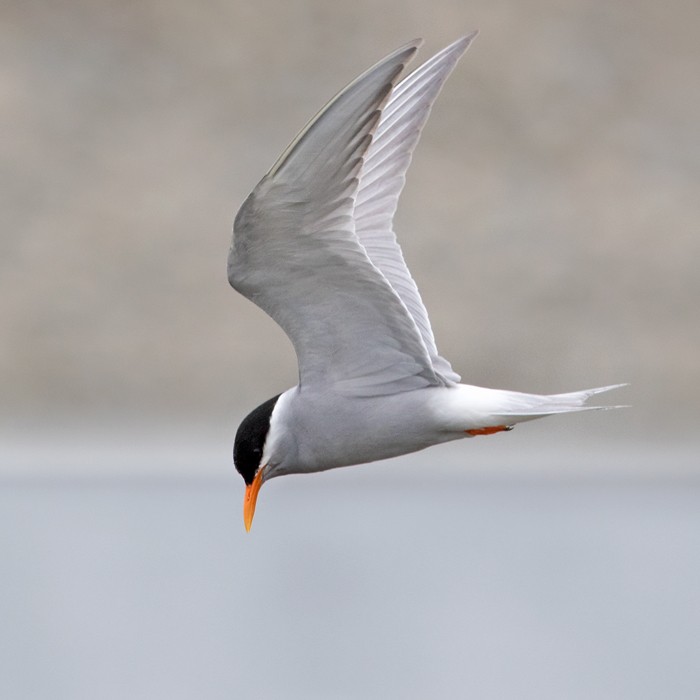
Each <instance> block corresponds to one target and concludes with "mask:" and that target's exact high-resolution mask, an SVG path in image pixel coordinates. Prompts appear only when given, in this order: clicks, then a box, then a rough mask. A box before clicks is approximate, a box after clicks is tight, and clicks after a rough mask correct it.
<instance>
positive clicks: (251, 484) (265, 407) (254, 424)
mask: <svg viewBox="0 0 700 700" xmlns="http://www.w3.org/2000/svg"><path fill="white" fill-rule="evenodd" d="M277 399H279V395H278V396H273V397H272V398H271V399H268V400H267V401H265V403H262V404H260V405H259V406H258V407H257V408H256V409H254V410H253V411H251V412H250V413H249V414H248V415H247V416H246V417H245V418H244V419H243V421H242V422H241V424H240V425H239V426H238V430H237V431H236V440H235V442H234V443H233V463H234V465H235V467H236V469H237V471H238V473H239V474H240V475H241V476H242V477H243V480H244V481H245V498H244V500H243V522H244V523H245V529H246V531H250V526H251V525H252V523H253V515H255V502H256V500H257V498H258V491H260V487H261V486H262V484H263V481H265V479H266V478H268V477H269V476H270V474H269V473H266V472H267V467H268V463H267V462H268V459H267V457H268V455H267V453H266V449H265V447H266V444H267V443H268V435H269V434H270V420H271V418H272V411H273V410H274V408H275V405H276V404H277Z"/></svg>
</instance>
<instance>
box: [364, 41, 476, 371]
mask: <svg viewBox="0 0 700 700" xmlns="http://www.w3.org/2000/svg"><path fill="white" fill-rule="evenodd" d="M475 36H476V32H474V33H473V34H470V35H469V36H467V37H464V38H462V39H459V40H458V41H456V42H454V43H453V44H451V45H450V46H448V47H447V48H446V49H444V50H443V51H441V52H440V53H438V54H436V55H435V56H433V58H431V59H429V60H428V61H426V63H424V64H423V65H422V66H420V67H419V68H417V69H416V70H415V71H414V72H413V73H411V74H410V75H409V76H407V77H406V78H405V79H404V80H402V81H401V82H400V83H399V84H398V85H397V86H396V87H395V88H394V89H393V91H392V93H391V97H390V98H389V100H388V102H387V103H386V105H385V106H384V107H383V109H382V115H381V119H380V121H379V124H378V126H377V128H376V131H375V134H374V138H373V140H372V143H371V144H370V146H369V148H368V150H367V153H366V155H365V158H364V163H363V166H362V169H361V171H360V184H359V188H358V191H357V196H356V201H355V210H354V218H355V231H356V234H357V237H358V238H359V240H360V242H361V243H362V245H363V247H364V249H365V250H366V252H367V255H368V256H369V258H370V260H371V261H372V262H373V263H374V264H375V265H376V266H377V267H378V268H379V269H380V270H381V271H382V273H383V274H384V276H385V277H386V279H387V280H388V281H389V283H390V284H391V286H392V287H393V288H394V290H395V291H396V293H397V294H398V295H399V297H401V300H402V301H403V303H404V305H405V306H406V308H407V309H408V311H409V313H410V314H411V316H412V317H413V319H414V321H415V323H416V326H417V328H418V329H419V331H420V334H421V337H422V339H423V343H424V344H425V347H426V349H427V351H428V354H429V356H430V360H431V363H432V366H433V368H434V369H435V371H436V373H437V374H438V375H439V376H440V377H441V378H443V380H445V381H446V382H448V383H451V382H458V381H459V375H458V374H456V373H455V372H454V371H453V370H452V367H451V366H450V364H449V362H448V361H447V360H445V359H444V358H443V357H441V356H440V355H439V354H438V351H437V347H436V344H435V339H434V336H433V331H432V328H431V326H430V320H429V318H428V312H427V310H426V308H425V305H424V304H423V301H422V299H421V297H420V293H419V292H418V287H417V285H416V283H415V282H414V280H413V278H412V277H411V273H410V272H409V270H408V267H407V265H406V263H405V261H404V257H403V253H402V251H401V247H400V246H399V244H398V242H397V240H396V234H395V233H394V230H393V218H394V214H395V212H396V207H397V204H398V199H399V195H400V194H401V191H402V189H403V187H404V184H405V181H406V171H407V169H408V167H409V165H410V163H411V157H412V155H413V150H414V149H415V147H416V144H417V143H418V140H419V138H420V134H421V131H422V129H423V126H424V125H425V123H426V121H427V119H428V116H429V115H430V110H431V108H432V105H433V102H434V101H435V99H436V98H437V96H438V94H439V92H440V89H441V88H442V85H443V83H444V82H445V80H446V79H447V77H448V76H449V74H450V73H451V72H452V70H453V68H454V67H455V65H456V63H457V61H458V60H459V58H460V57H461V56H462V54H463V53H464V52H465V51H466V50H467V47H468V46H469V44H470V43H471V41H472V40H473V38H474V37H475Z"/></svg>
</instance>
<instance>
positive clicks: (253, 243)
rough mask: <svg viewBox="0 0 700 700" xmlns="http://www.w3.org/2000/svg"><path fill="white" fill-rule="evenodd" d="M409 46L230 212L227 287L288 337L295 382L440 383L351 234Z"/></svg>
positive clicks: (345, 386)
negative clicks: (369, 159) (368, 160)
mask: <svg viewBox="0 0 700 700" xmlns="http://www.w3.org/2000/svg"><path fill="white" fill-rule="evenodd" d="M416 47H417V42H413V43H411V44H409V45H407V46H405V47H403V48H401V49H399V50H397V51H396V52H394V53H393V54H391V55H390V56H388V57H387V58H385V59H384V60H383V61H380V62H379V63H378V64H377V65H376V66H374V67H373V68H371V69H370V70H369V71H367V72H366V73H365V74H363V75H362V76H360V78H358V79H357V80H356V81H354V82H353V83H351V84H350V85H349V86H348V87H347V88H346V89H345V90H343V91H342V92H341V93H339V95H337V96H336V97H335V98H334V99H333V100H332V101H331V102H330V103H329V104H328V105H326V107H324V109H323V110H322V111H321V112H320V113H319V114H318V115H317V116H316V117H315V118H314V119H313V120H312V121H311V122H310V123H309V124H308V125H307V126H306V127H305V128H304V129H303V130H302V132H301V133H300V134H299V136H297V138H296V139H294V141H293V142H292V143H291V144H290V146H289V147H288V148H287V149H286V150H285V151H284V153H283V154H282V156H281V157H280V158H279V160H278V161H277V163H275V165H274V166H273V167H272V169H271V170H270V172H269V173H268V174H267V175H266V176H265V177H264V178H263V179H262V180H261V182H260V183H259V184H258V185H257V186H256V188H255V189H254V190H253V192H252V193H251V194H250V196H249V197H248V199H247V200H246V201H245V202H244V203H243V206H242V207H241V209H240V210H239V212H238V215H237V216H236V221H235V224H234V237H233V243H232V246H231V251H230V254H229V264H228V272H229V281H230V283H231V285H232V286H233V287H234V288H235V289H237V290H238V291H239V292H241V293H242V294H243V295H245V296H246V297H248V298H249V299H250V300H251V301H253V302H254V303H255V304H257V305H258V306H259V307H260V308H262V309H263V310H264V311H265V312H266V313H268V314H269V315H270V316H271V317H272V318H273V319H274V320H275V321H276V322H277V323H278V324H279V325H280V326H281V327H282V329H283V330H284V331H285V332H286V333H287V335H288V336H289V338H290V339H291V341H292V343H293V345H294V348H295V350H296V353H297V358H298V361H299V379H300V388H301V390H302V391H303V390H304V389H305V387H312V386H315V387H317V388H319V387H320V388H323V387H327V386H329V385H332V386H333V387H334V389H335V390H338V391H343V392H345V393H348V394H352V395H358V396H371V395H379V394H388V393H395V392H400V391H407V390H411V389H416V388H419V387H423V386H429V385H436V384H442V383H443V380H442V379H441V378H440V377H438V376H437V375H436V373H435V371H434V370H433V366H432V362H431V359H430V356H429V353H428V350H427V349H426V346H425V343H424V340H423V332H422V331H421V330H419V328H418V327H417V326H416V322H415V321H414V316H413V315H412V314H411V313H409V312H408V310H407V308H406V305H405V303H404V301H403V300H402V298H401V296H400V295H399V294H398V293H397V291H395V289H394V288H393V287H392V285H391V284H390V283H389V282H388V281H387V278H386V277H385V275H384V273H383V272H382V271H380V269H379V268H378V267H377V266H376V265H375V264H374V263H373V262H372V260H370V258H369V257H368V255H367V252H366V250H365V248H364V247H363V245H362V244H361V243H360V241H359V240H358V237H357V235H356V233H355V221H354V218H353V217H354V212H355V199H356V196H357V190H358V177H359V174H360V171H361V167H362V164H363V159H364V157H365V155H366V153H367V149H368V148H369V146H370V144H371V141H372V134H373V132H374V130H375V129H376V128H377V124H378V123H379V120H380V117H381V109H382V107H383V106H384V104H385V103H386V101H387V99H388V97H389V95H390V93H391V90H392V88H393V85H394V82H395V80H396V79H397V77H398V75H399V73H400V72H401V70H402V69H403V67H404V65H405V64H406V62H407V61H408V60H409V59H410V58H411V57H412V56H413V55H414V53H415V51H416Z"/></svg>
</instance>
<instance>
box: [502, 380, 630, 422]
mask: <svg viewBox="0 0 700 700" xmlns="http://www.w3.org/2000/svg"><path fill="white" fill-rule="evenodd" d="M623 386H627V384H612V385H611V386H602V387H598V388H597V389H585V390H584V391H572V392H569V393H566V394H548V395H547V394H521V393H519V392H515V391H513V392H507V394H508V396H507V398H506V400H505V401H504V405H503V409H502V412H501V411H499V413H498V416H497V417H498V418H499V419H503V422H504V424H513V423H520V422H522V421H526V420H531V419H533V418H540V417H542V416H550V415H554V414H556V413H570V412H572V411H601V410H608V409H612V408H625V407H624V406H587V405H585V404H586V402H587V401H588V399H590V398H591V396H595V394H602V393H603V392H604V391H611V390H612V389H619V388H620V387H623Z"/></svg>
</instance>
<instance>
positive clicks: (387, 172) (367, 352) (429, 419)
mask: <svg viewBox="0 0 700 700" xmlns="http://www.w3.org/2000/svg"><path fill="white" fill-rule="evenodd" d="M476 34H477V32H474V33H472V34H470V35H468V36H465V37H463V38H461V39H459V40H457V41H455V42H454V43H453V44H451V45H450V46H448V47H447V48H445V49H443V50H442V51H440V52H439V53H438V54H436V55H435V56H433V57H432V58H431V59H430V60H428V61H427V62H426V63H424V64H423V65H422V66H420V67H419V68H418V69H416V70H415V71H414V72H412V73H410V74H409V75H408V76H407V77H405V78H404V79H403V80H401V81H400V82H398V78H399V76H400V74H401V72H402V71H403V69H404V67H405V66H406V64H407V63H408V61H409V60H410V59H411V58H412V57H413V56H414V54H415V53H416V51H417V49H418V47H419V46H420V44H421V43H422V42H421V40H415V41H412V42H410V43H408V44H406V45H405V46H402V47H401V48H399V49H397V50H396V51H394V52H393V53H392V54H390V55H389V56H387V57H386V58H384V59H383V60H381V61H380V62H379V63H377V64H376V65H375V66H374V67H372V68H370V69H369V70H368V71H367V72H365V73H363V74H362V75H361V76H360V77H359V78H357V79H356V80H354V81H353V82H351V83H350V84H349V85H348V86H347V87H346V88H344V89H343V90H342V91H341V92H340V93H338V94H337V95H336V96H335V97H334V98H333V99H332V100H331V101H330V102H329V103H328V104H327V105H326V106H325V107H324V108H323V109H322V110H321V111H320V112H319V113H318V114H317V115H316V116H315V117H314V118H313V119H312V120H311V121H310V122H309V123H308V124H307V125H306V127H305V128H304V129H303V130H302V131H301V132H300V133H299V135H298V136H297V137H296V138H295V139H294V140H293V141H292V143H291V144H290V145H289V146H288V147H287V149H286V150H285V151H284V152H283V153H282V155H281V156H280V158H279V159H278V160H277V162H276V163H275V164H274V165H273V166H272V169H271V170H270V171H269V172H268V173H267V175H265V176H264V177H263V179H262V180H261V181H260V182H259V183H258V185H257V186H256V187H255V189H254V190H253V191H252V193H251V194H250V195H249V196H248V198H247V199H246V200H245V202H244V203H243V205H242V206H241V208H240V210H239V211H238V214H237V215H236V218H235V222H234V227H233V241H232V244H231V249H230V252H229V257H228V279H229V282H230V283H231V286H232V287H233V288H234V289H236V290H237V291H238V292H240V293H241V294H243V295H244V296H245V297H247V298H248V299H250V301H252V302H253V303H254V304H257V306H259V307H260V308H261V309H262V310H263V311H265V312H266V313H267V314H269V315H270V316H271V317H272V318H273V319H274V320H275V321H276V322H277V323H278V324H279V325H280V326H281V327H282V329H283V330H284V331H285V333H286V334H287V335H288V336H289V338H290V340H291V342H292V344H293V346H294V350H295V352H296V355H297V359H298V364H299V383H298V385H297V386H295V387H293V388H291V389H288V390H287V391H285V392H283V393H281V394H279V395H278V396H275V397H273V398H271V399H268V400H267V401H265V402H264V403H263V404H261V405H260V406H258V407H257V408H256V409H255V410H253V411H252V412H251V413H250V414H249V415H248V416H247V417H246V418H245V419H244V420H243V421H242V423H241V424H240V426H239V428H238V431H237V433H236V437H235V442H234V449H233V458H234V464H235V467H236V469H237V470H238V472H239V473H240V474H241V475H242V476H243V479H244V480H245V484H246V490H245V496H244V505H243V519H244V524H245V528H246V530H247V531H249V530H250V527H251V524H252V521H253V515H254V513H255V504H256V500H257V496H258V492H259V490H260V487H261V486H262V484H263V483H264V482H265V481H267V480H268V479H272V478H273V477H277V476H282V475H284V474H296V473H310V472H320V471H324V470H327V469H334V468H336V467H344V466H349V465H353V464H363V463H366V462H373V461H375V460H380V459H386V458H389V457H395V456H398V455H402V454H407V453H410V452H415V451H418V450H422V449H424V448H426V447H430V446H431V445H436V444H438V443H443V442H447V441H450V440H457V439H460V438H465V437H472V436H476V435H490V434H492V433H498V432H501V431H506V430H510V429H511V428H512V427H513V426H514V425H515V424H516V423H521V422H523V421H528V420H532V419H534V418H540V417H543V416H549V415H552V414H557V413H568V412H570V411H581V410H586V409H590V408H603V407H601V406H584V404H585V403H586V401H587V399H589V398H590V397H591V396H593V395H594V394H598V393H600V392H603V391H608V390H610V389H614V388H617V387H618V386H623V385H621V384H616V385H614V386H606V387H600V388H597V389H589V390H586V391H576V392H571V393H565V394H554V395H540V394H526V393H520V392H515V391H505V390H499V389H487V388H483V387H479V386H472V385H468V384H462V383H460V376H459V375H458V374H456V373H455V371H454V370H453V369H452V367H451V366H450V363H449V362H448V361H447V360H446V359H445V358H444V357H442V356H441V355H440V354H439V353H438V351H437V347H436V345H435V339H434V337H433V331H432V329H431V326H430V321H429V319H428V313H427V311H426V309H425V306H424V305H423V302H422V300H421V297H420V294H419V292H418V288H417V286H416V283H415V282H414V280H413V278H412V277H411V274H410V273H409V271H408V268H407V266H406V263H405V262H404V258H403V254H402V252H401V248H400V247H399V244H398V242H397V240H396V235H395V233H394V229H393V223H392V221H393V217H394V212H395V211H396V206H397V202H398V198H399V195H400V193H401V190H402V189H403V186H404V182H405V175H406V170H407V169H408V166H409V164H410V162H411V157H412V154H413V150H414V148H415V146H416V144H417V142H418V139H419V137H420V134H421V131H422V129H423V126H424V125H425V123H426V120H427V119H428V115H429V113H430V110H431V107H432V105H433V102H434V101H435V98H436V97H437V95H438V93H439V92H440V89H441V88H442V85H443V83H444V81H445V79H446V78H447V76H448V75H449V74H450V73H451V71H452V70H453V68H454V67H455V65H456V63H457V61H458V59H459V58H460V57H461V56H462V54H463V53H464V52H465V51H466V49H467V47H468V46H469V44H470V43H471V42H472V40H473V39H474V37H475V36H476Z"/></svg>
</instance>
